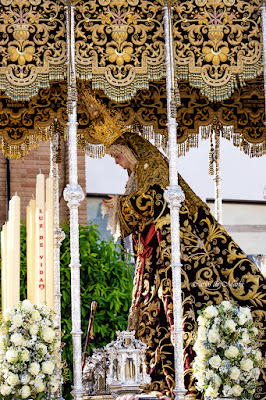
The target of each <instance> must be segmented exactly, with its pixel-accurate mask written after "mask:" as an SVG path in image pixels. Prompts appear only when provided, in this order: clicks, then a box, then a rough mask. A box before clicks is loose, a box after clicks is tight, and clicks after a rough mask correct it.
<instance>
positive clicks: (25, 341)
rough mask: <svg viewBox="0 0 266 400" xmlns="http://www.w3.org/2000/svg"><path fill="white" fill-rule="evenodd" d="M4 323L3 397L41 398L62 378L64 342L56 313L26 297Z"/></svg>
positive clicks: (0, 333)
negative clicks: (54, 317) (56, 323)
mask: <svg viewBox="0 0 266 400" xmlns="http://www.w3.org/2000/svg"><path fill="white" fill-rule="evenodd" d="M3 319H4V321H3V322H2V324H1V326H0V394H1V396H0V397H2V398H5V399H9V398H10V399H11V398H18V399H27V398H29V397H30V399H40V398H42V397H48V395H49V393H55V392H56V391H57V389H58V387H59V384H60V383H61V381H62V378H61V370H62V363H61V361H60V351H61V343H60V340H59V337H58V330H57V328H56V327H55V325H54V322H53V312H52V311H51V310H49V309H48V308H47V307H46V306H45V305H41V306H34V305H32V304H31V302H30V301H29V300H24V301H22V302H20V303H19V304H18V306H16V307H13V308H12V309H8V310H6V311H5V312H4V315H3Z"/></svg>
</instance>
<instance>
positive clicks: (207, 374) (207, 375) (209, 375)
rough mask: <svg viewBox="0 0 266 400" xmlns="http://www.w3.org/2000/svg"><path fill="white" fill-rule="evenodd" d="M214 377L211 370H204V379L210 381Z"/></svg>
mask: <svg viewBox="0 0 266 400" xmlns="http://www.w3.org/2000/svg"><path fill="white" fill-rule="evenodd" d="M213 375H214V371H213V370H212V369H207V370H206V378H207V379H210V378H211V377H212V376H213Z"/></svg>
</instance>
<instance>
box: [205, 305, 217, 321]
mask: <svg viewBox="0 0 266 400" xmlns="http://www.w3.org/2000/svg"><path fill="white" fill-rule="evenodd" d="M204 314H205V315H206V317H207V318H213V317H217V315H218V314H219V313H218V310H217V308H216V307H215V306H208V307H206V308H205V310H204Z"/></svg>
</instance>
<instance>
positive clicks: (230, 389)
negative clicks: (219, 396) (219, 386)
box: [223, 385, 233, 397]
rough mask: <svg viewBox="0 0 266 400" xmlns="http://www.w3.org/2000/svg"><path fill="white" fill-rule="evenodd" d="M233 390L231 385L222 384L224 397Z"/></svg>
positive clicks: (228, 395)
mask: <svg viewBox="0 0 266 400" xmlns="http://www.w3.org/2000/svg"><path fill="white" fill-rule="evenodd" d="M232 393H233V391H232V388H231V386H229V385H224V387H223V395H224V396H226V397H230V396H231V395H232Z"/></svg>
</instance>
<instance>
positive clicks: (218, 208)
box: [214, 131, 222, 224]
mask: <svg viewBox="0 0 266 400" xmlns="http://www.w3.org/2000/svg"><path fill="white" fill-rule="evenodd" d="M214 140H215V145H214V151H215V177H214V181H215V218H216V220H217V221H218V222H219V224H222V189H221V185H222V184H221V182H222V179H221V137H220V132H219V131H217V132H215V139H214Z"/></svg>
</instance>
